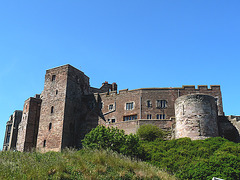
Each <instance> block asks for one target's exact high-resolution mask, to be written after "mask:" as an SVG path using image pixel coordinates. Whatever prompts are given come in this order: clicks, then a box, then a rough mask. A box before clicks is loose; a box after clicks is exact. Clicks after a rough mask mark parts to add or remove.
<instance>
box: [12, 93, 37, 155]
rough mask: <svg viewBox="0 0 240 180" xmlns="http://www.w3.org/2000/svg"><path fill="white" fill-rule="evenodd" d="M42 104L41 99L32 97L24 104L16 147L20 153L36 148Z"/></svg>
mask: <svg viewBox="0 0 240 180" xmlns="http://www.w3.org/2000/svg"><path fill="white" fill-rule="evenodd" d="M41 102H42V100H41V99H40V98H39V97H38V98H33V97H30V98H29V99H27V100H26V101H25V103H24V106H23V114H22V118H21V122H20V124H19V126H18V138H17V145H16V149H17V150H18V151H30V150H31V149H33V148H36V144H37V135H38V128H39V118H40V109H41Z"/></svg>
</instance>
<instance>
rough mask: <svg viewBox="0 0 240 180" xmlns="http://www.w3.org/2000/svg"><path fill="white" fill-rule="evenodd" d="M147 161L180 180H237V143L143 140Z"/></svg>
mask: <svg viewBox="0 0 240 180" xmlns="http://www.w3.org/2000/svg"><path fill="white" fill-rule="evenodd" d="M142 146H143V147H144V149H145V152H146V153H147V158H148V161H149V162H150V163H151V164H154V165H156V166H158V167H161V168H164V169H166V170H167V171H169V172H171V173H174V174H175V175H176V177H177V178H179V179H209V180H210V179H212V178H213V177H219V178H222V179H230V180H235V179H240V169H239V167H240V144H237V143H233V142H230V141H228V140H226V139H223V138H220V137H216V138H208V139H206V140H195V141H193V140H191V139H190V138H181V139H176V140H169V141H163V140H158V139H157V140H155V141H151V142H149V141H144V142H142Z"/></svg>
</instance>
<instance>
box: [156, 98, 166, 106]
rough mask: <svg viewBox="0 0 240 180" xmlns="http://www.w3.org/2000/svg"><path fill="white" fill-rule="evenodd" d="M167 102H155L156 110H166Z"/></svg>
mask: <svg viewBox="0 0 240 180" xmlns="http://www.w3.org/2000/svg"><path fill="white" fill-rule="evenodd" d="M166 107H167V101H166V100H157V108H166Z"/></svg>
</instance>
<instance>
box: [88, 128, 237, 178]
mask: <svg viewBox="0 0 240 180" xmlns="http://www.w3.org/2000/svg"><path fill="white" fill-rule="evenodd" d="M139 130H141V131H139V132H138V133H137V134H138V135H139V136H140V138H141V139H142V140H139V138H138V136H137V135H125V134H124V133H123V132H122V131H121V130H117V129H116V128H106V127H103V126H99V127H97V128H96V129H93V130H92V131H91V132H90V133H89V134H88V135H87V136H86V138H85V139H84V140H83V144H84V146H85V147H90V148H106V149H111V150H114V151H117V152H120V153H122V154H125V155H128V156H131V157H133V155H134V156H135V157H137V158H140V159H142V160H145V161H147V162H149V163H151V164H152V165H155V166H157V167H160V168H163V169H165V170H167V171H168V172H170V173H174V174H175V175H176V177H178V178H179V179H184V180H185V179H204V180H205V179H212V177H218V178H222V179H228V180H231V179H232V180H235V179H240V144H237V143H233V142H230V141H228V140H226V139H223V138H220V137H217V138H209V139H206V140H195V141H192V140H191V139H190V138H181V139H176V140H168V141H166V140H162V138H158V137H163V134H164V133H162V132H159V131H161V130H160V129H159V128H153V127H152V125H146V126H141V127H140V128H139ZM129 139H131V141H129ZM144 140H145V141H144ZM129 142H130V143H129ZM134 143H135V144H134Z"/></svg>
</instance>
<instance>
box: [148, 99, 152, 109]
mask: <svg viewBox="0 0 240 180" xmlns="http://www.w3.org/2000/svg"><path fill="white" fill-rule="evenodd" d="M147 107H148V108H150V107H152V102H151V101H150V100H148V101H147Z"/></svg>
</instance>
